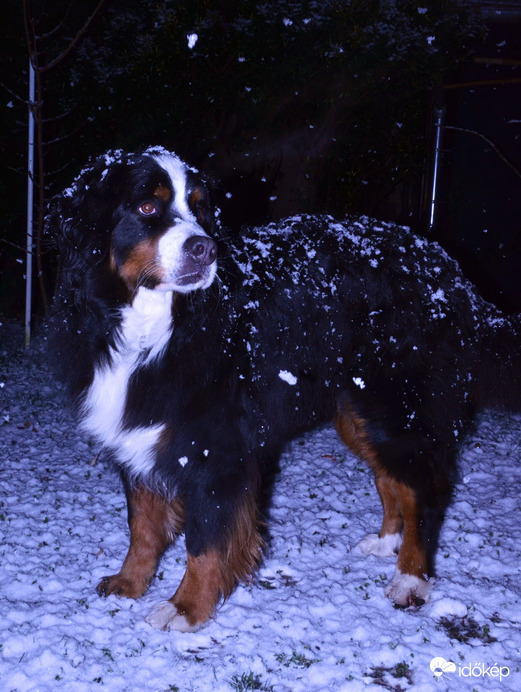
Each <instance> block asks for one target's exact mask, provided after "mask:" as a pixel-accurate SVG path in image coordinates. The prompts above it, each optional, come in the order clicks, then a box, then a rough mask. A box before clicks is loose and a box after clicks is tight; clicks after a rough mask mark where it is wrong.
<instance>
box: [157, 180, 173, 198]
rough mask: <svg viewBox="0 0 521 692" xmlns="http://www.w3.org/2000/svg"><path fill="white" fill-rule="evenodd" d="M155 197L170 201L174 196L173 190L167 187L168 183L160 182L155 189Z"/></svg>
mask: <svg viewBox="0 0 521 692" xmlns="http://www.w3.org/2000/svg"><path fill="white" fill-rule="evenodd" d="M154 197H157V198H158V199H162V200H163V202H168V201H169V199H170V198H171V197H172V191H171V190H170V188H168V187H166V185H161V184H160V185H158V186H157V187H156V189H155V190H154Z"/></svg>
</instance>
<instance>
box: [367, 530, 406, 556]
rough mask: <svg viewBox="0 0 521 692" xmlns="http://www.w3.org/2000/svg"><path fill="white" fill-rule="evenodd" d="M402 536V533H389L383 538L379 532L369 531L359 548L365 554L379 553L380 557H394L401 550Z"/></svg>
mask: <svg viewBox="0 0 521 692" xmlns="http://www.w3.org/2000/svg"><path fill="white" fill-rule="evenodd" d="M401 544H402V536H401V534H400V533H388V534H386V535H385V536H383V537H382V538H380V537H379V536H378V534H377V533H368V534H367V536H364V538H362V540H361V541H360V543H359V544H358V545H357V548H360V550H361V551H362V552H363V553H364V555H378V556H379V557H393V556H394V555H396V554H397V552H398V551H399V550H400V546H401Z"/></svg>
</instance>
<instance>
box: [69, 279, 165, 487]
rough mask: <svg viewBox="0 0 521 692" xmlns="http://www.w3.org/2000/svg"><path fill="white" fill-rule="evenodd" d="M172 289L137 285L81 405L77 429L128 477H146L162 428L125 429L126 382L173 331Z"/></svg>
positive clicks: (156, 353)
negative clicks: (110, 454)
mask: <svg viewBox="0 0 521 692" xmlns="http://www.w3.org/2000/svg"><path fill="white" fill-rule="evenodd" d="M171 310H172V292H171V291H164V292H163V291H152V290H150V289H147V288H143V287H141V288H139V290H138V291H137V294H136V295H135V297H134V300H133V302H132V305H128V306H127V307H125V308H123V310H122V311H121V317H122V320H121V326H120V328H119V333H118V336H117V340H116V346H115V347H114V348H111V349H110V354H109V362H108V363H105V364H103V365H101V366H99V367H98V368H97V369H96V370H95V372H94V377H93V380H92V383H91V385H90V387H89V388H88V390H87V393H86V395H85V399H84V401H83V405H82V417H83V420H82V427H83V428H84V429H85V430H87V432H89V433H90V434H91V435H93V436H94V437H95V438H96V439H97V440H98V442H100V443H101V444H102V445H103V446H104V447H107V448H109V449H110V450H111V451H112V452H113V453H114V454H115V456H116V459H117V461H118V462H119V463H120V464H122V465H124V466H125V467H126V468H127V470H128V471H129V473H130V474H131V475H133V476H145V475H148V474H149V473H150V472H151V471H152V468H153V466H154V460H155V454H154V449H155V446H156V445H157V442H158V440H159V436H160V435H161V432H162V430H163V428H164V425H163V424H153V423H152V421H151V422H150V425H148V426H141V427H138V428H126V427H124V414H125V407H126V400H127V391H128V383H129V381H130V378H131V377H132V374H133V373H134V372H135V370H136V369H137V368H138V367H139V366H142V365H146V364H147V363H150V362H152V361H153V360H154V359H156V358H158V357H159V356H160V355H161V354H162V353H163V351H164V349H165V347H166V346H167V344H168V341H169V339H170V336H171V334H172V328H173V326H172V312H171Z"/></svg>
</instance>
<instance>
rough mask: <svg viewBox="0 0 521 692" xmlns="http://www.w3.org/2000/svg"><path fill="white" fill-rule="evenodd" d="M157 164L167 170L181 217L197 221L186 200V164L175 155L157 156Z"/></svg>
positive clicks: (155, 157) (176, 206)
mask: <svg viewBox="0 0 521 692" xmlns="http://www.w3.org/2000/svg"><path fill="white" fill-rule="evenodd" d="M152 158H154V159H155V160H156V161H157V163H158V164H159V165H160V166H161V168H163V170H165V171H166V172H167V173H168V175H169V177H170V182H171V183H172V188H173V190H174V205H175V208H176V210H177V211H178V212H179V214H180V216H182V218H184V219H187V220H188V219H190V220H191V221H192V222H193V221H195V217H194V215H193V214H192V212H191V211H190V207H189V206H188V202H187V199H186V164H185V163H184V162H183V161H181V159H178V158H177V156H173V155H171V154H170V155H161V154H159V155H155V156H153V157H152Z"/></svg>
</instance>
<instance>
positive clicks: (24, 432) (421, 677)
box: [0, 324, 521, 692]
mask: <svg viewBox="0 0 521 692" xmlns="http://www.w3.org/2000/svg"><path fill="white" fill-rule="evenodd" d="M22 341H23V333H22V330H21V329H19V328H18V327H16V326H14V325H12V324H7V325H6V324H4V325H2V326H0V344H1V345H0V402H1V407H0V408H1V413H0V453H1V462H0V463H1V467H0V533H1V537H2V539H1V547H0V554H1V563H0V564H1V567H0V581H1V591H0V617H1V620H0V623H1V624H0V690H1V691H2V692H4V691H6V692H8V691H11V690H13V691H15V690H16V691H20V692H26V691H29V690H40V691H42V692H46V691H48V690H53V691H54V690H67V691H68V692H70V691H73V692H81V691H83V690H85V691H87V690H88V691H89V692H90V691H91V690H97V689H100V690H102V689H106V690H116V691H125V692H126V691H134V690H135V691H136V692H137V691H139V692H142V691H143V690H147V692H150V691H152V692H155V691H158V692H159V691H160V692H163V691H167V690H182V691H184V690H197V691H198V692H206V691H207V690H211V691H212V692H213V691H214V690H215V691H220V690H223V691H224V690H227V691H228V690H238V691H240V690H254V689H258V690H274V691H276V692H279V691H286V690H287V691H290V692H296V691H300V690H301V691H302V692H312V691H315V690H324V691H326V690H327V692H336V691H340V690H345V691H349V692H350V691H351V690H353V691H355V690H383V689H388V690H397V691H398V690H408V689H414V690H422V691H424V690H425V691H427V690H446V689H448V690H457V691H459V690H473V689H475V690H479V691H480V692H481V691H489V690H490V691H492V690H494V691H495V690H519V689H521V579H520V564H521V559H520V558H521V542H520V540H519V525H520V524H521V499H520V489H521V448H520V439H521V438H520V433H521V418H520V417H515V416H508V415H503V414H498V413H497V412H487V413H486V414H484V415H482V416H481V417H480V419H479V421H478V425H477V428H476V430H475V431H474V433H473V434H472V436H471V437H470V438H469V439H468V440H467V441H466V443H465V445H464V446H463V448H462V450H461V454H460V477H459V480H458V482H457V485H456V488H455V492H454V497H453V500H452V502H451V504H450V506H449V509H448V512H447V517H446V520H445V523H444V525H443V529H442V532H441V537H440V545H439V548H438V551H437V554H436V571H437V579H436V581H435V584H434V588H433V592H432V597H431V600H430V602H429V603H427V604H426V605H425V606H424V607H423V608H421V609H419V610H417V611H412V612H411V611H403V610H396V609H394V608H393V607H392V605H391V603H390V602H389V601H388V600H387V599H386V598H385V597H384V594H383V590H384V586H385V584H386V583H387V581H388V580H389V579H390V577H391V576H392V574H393V570H394V564H393V562H394V561H393V559H391V558H377V557H374V556H371V557H365V556H364V555H363V554H362V553H361V551H359V550H358V549H357V548H356V545H357V543H358V542H359V541H360V540H361V538H362V537H363V536H364V535H365V534H367V533H369V532H374V531H377V530H378V529H379V522H380V520H381V509H380V505H379V500H378V497H377V494H376V490H375V488H374V484H373V482H372V478H371V474H370V472H369V471H368V470H367V469H366V467H365V466H364V464H363V463H361V462H360V461H359V460H358V459H356V458H355V457H353V456H352V455H351V454H350V453H349V452H347V451H346V449H345V448H344V447H343V445H342V444H341V442H340V441H339V439H338V437H337V435H336V433H335V431H334V429H333V427H332V426H331V427H327V428H324V429H322V430H318V431H317V432H315V433H313V434H310V435H307V436H306V437H304V438H302V439H298V440H295V441H294V443H293V444H292V445H291V446H290V448H289V449H288V450H287V451H286V453H285V454H284V456H283V458H282V461H281V473H280V475H279V477H278V479H277V483H276V486H275V492H274V496H273V509H272V512H271V524H270V536H271V540H270V542H269V552H268V555H267V556H266V560H265V563H264V566H263V567H262V569H261V571H260V573H259V575H258V578H257V580H256V582H255V583H254V584H251V585H248V586H241V587H239V588H238V589H237V590H236V591H235V593H234V594H233V595H232V597H231V598H230V599H229V600H228V601H227V602H226V603H225V604H224V605H222V606H221V607H220V608H219V610H218V612H217V615H216V618H215V619H214V620H212V621H211V623H210V624H209V625H208V626H207V627H206V628H205V629H203V630H201V631H200V632H198V633H195V634H181V633H176V632H169V633H163V632H158V631H156V630H153V629H151V628H150V627H149V626H148V625H147V624H146V623H145V622H144V617H145V616H146V615H147V614H148V612H149V611H150V610H151V608H152V606H153V605H154V604H155V603H157V602H158V601H161V600H163V599H166V598H169V597H170V596H172V595H173V593H174V591H175V589H176V587H177V584H178V582H179V580H180V579H181V577H182V575H183V572H184V565H185V549H184V544H183V541H182V540H180V541H179V542H178V544H177V545H176V546H175V547H173V548H172V549H170V550H169V551H168V552H167V554H166V555H165V556H164V558H163V560H162V562H161V565H160V568H159V573H158V575H157V578H156V579H155V580H154V582H153V583H152V585H151V587H150V589H149V591H148V593H147V594H146V595H145V596H144V597H143V598H141V599H140V600H138V601H128V600H120V599H118V598H116V597H114V596H111V597H110V598H108V599H102V598H100V597H98V596H97V594H96V592H95V586H96V584H97V583H98V581H99V580H100V578H101V577H103V576H104V575H106V574H111V573H114V572H115V571H118V570H119V567H120V564H121V561H122V559H123V558H124V556H125V553H126V548H127V540H128V538H127V537H128V532H127V523H126V503H125V497H124V493H123V489H122V486H121V483H120V480H119V477H118V475H117V473H116V471H115V470H114V469H113V468H112V467H111V466H110V465H107V464H105V463H104V462H103V460H100V461H99V462H98V463H95V462H93V459H94V458H95V455H96V453H97V451H98V450H97V449H95V448H94V447H92V446H91V445H90V444H89V440H88V439H87V438H86V437H85V436H84V435H83V434H82V433H80V432H79V431H78V429H77V425H76V423H75V421H74V419H73V418H72V416H71V414H70V413H69V411H68V410H67V408H66V406H65V404H64V401H63V395H62V392H61V389H60V387H59V386H58V385H57V384H56V382H55V381H54V380H53V378H52V376H51V374H50V372H49V369H48V367H47V366H46V365H45V363H44V359H43V356H42V342H43V338H42V336H40V337H39V338H37V339H36V340H35V343H34V345H33V347H32V349H31V351H30V352H29V353H28V354H26V353H24V351H23V349H22ZM439 657H441V658H443V659H445V660H446V661H448V662H452V663H453V664H454V665H453V666H448V668H449V670H447V672H444V673H442V674H441V675H440V676H439V677H435V676H434V674H433V672H432V671H431V667H430V664H431V661H432V659H433V658H439ZM438 663H440V662H438ZM438 672H439V671H438Z"/></svg>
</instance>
